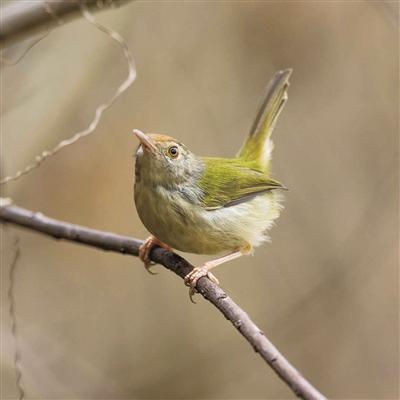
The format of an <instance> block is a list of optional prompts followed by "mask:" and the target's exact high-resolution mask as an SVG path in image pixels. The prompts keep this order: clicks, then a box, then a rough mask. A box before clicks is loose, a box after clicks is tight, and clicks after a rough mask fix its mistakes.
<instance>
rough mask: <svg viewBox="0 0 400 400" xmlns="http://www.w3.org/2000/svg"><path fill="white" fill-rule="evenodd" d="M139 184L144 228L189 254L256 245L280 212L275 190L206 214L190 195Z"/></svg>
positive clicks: (137, 195) (138, 200)
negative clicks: (192, 200)
mask: <svg viewBox="0 0 400 400" xmlns="http://www.w3.org/2000/svg"><path fill="white" fill-rule="evenodd" d="M142 185H143V183H142V182H138V183H137V184H136V185H135V202H136V207H137V210H138V214H139V217H140V219H141V221H142V222H143V224H144V225H145V227H146V228H147V229H148V230H149V231H150V232H151V233H152V234H153V235H154V236H156V237H157V238H158V239H160V240H161V241H163V242H164V243H166V244H168V245H170V246H171V247H172V248H174V249H177V250H180V251H184V252H189V253H199V254H217V253H221V252H229V251H233V250H236V249H238V248H240V247H243V246H246V245H247V244H250V245H251V246H253V247H255V246H258V245H259V244H260V243H262V242H263V241H265V240H266V239H267V236H266V234H265V233H266V231H267V230H268V229H269V228H270V227H271V225H272V223H273V221H274V220H275V219H276V218H277V217H278V216H279V211H280V209H281V206H280V205H279V200H280V195H279V193H277V192H276V191H271V192H268V193H264V194H262V195H259V196H256V197H255V198H253V199H251V200H250V201H248V202H244V203H241V204H238V205H235V206H232V207H226V208H220V209H217V210H209V211H208V210H205V209H203V208H202V207H201V206H200V205H196V204H193V203H192V202H190V201H189V200H188V198H190V193H185V192H184V191H178V190H176V191H171V190H170V189H168V190H167V189H166V188H164V187H162V186H154V187H145V188H144V187H142Z"/></svg>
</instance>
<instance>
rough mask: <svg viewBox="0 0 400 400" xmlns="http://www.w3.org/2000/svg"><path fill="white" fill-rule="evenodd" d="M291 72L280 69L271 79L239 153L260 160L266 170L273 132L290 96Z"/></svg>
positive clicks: (240, 155)
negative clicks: (288, 94) (288, 93)
mask: <svg viewBox="0 0 400 400" xmlns="http://www.w3.org/2000/svg"><path fill="white" fill-rule="evenodd" d="M291 74H292V69H285V70H282V71H278V72H276V73H275V75H274V76H273V77H272V79H271V80H270V81H269V83H268V86H267V88H266V90H265V97H264V99H263V102H262V103H261V106H260V108H259V110H258V113H257V116H256V119H255V121H254V123H253V126H252V127H251V130H250V133H249V136H248V137H247V139H246V141H245V142H244V143H243V146H242V148H241V149H240V151H239V153H238V155H237V156H238V157H241V158H244V159H246V160H257V161H259V163H260V164H261V165H262V166H263V168H265V170H266V171H267V170H268V169H269V164H270V161H271V153H272V150H273V147H274V146H273V143H272V140H271V133H272V131H273V129H274V127H275V124H276V121H277V119H278V116H279V114H280V113H281V111H282V109H283V106H284V105H285V103H286V100H287V98H288V96H287V88H288V86H289V77H290V75H291Z"/></svg>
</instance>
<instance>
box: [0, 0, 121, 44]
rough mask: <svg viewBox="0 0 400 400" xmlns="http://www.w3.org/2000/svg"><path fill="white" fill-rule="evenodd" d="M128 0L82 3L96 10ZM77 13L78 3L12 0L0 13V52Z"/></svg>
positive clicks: (75, 0)
mask: <svg viewBox="0 0 400 400" xmlns="http://www.w3.org/2000/svg"><path fill="white" fill-rule="evenodd" d="M127 2H128V0H100V1H99V0H86V4H87V5H88V7H89V8H90V9H91V10H93V11H96V10H100V9H103V8H106V7H115V6H117V5H122V4H126V3H127ZM79 11H80V0H58V1H53V0H35V1H21V0H15V1H12V2H10V3H6V4H3V5H2V6H1V9H0V14H1V23H0V48H2V47H5V46H8V45H10V44H13V43H15V42H17V41H20V40H23V39H25V38H27V37H29V36H32V35H33V34H35V33H37V32H38V31H40V30H46V29H48V27H49V25H50V24H53V23H54V22H56V23H57V24H58V25H61V24H63V23H64V22H66V21H67V20H70V19H71V18H73V17H74V16H78V15H79Z"/></svg>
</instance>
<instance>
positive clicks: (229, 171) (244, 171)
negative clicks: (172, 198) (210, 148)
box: [197, 158, 285, 210]
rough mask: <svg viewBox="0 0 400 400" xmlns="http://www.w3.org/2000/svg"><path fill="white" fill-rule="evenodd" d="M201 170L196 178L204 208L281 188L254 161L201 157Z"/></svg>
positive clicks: (237, 202)
mask: <svg viewBox="0 0 400 400" xmlns="http://www.w3.org/2000/svg"><path fill="white" fill-rule="evenodd" d="M203 162H204V164H205V171H204V173H203V175H202V177H201V178H200V179H199V181H198V182H197V183H198V185H199V187H200V189H201V191H202V193H203V195H202V197H201V203H202V205H203V207H204V208H205V209H207V210H214V209H218V208H222V207H230V206H233V205H236V204H239V203H242V202H245V201H248V200H250V199H252V198H253V197H254V196H257V195H259V194H261V193H265V192H267V191H269V190H274V189H285V187H284V186H283V185H282V184H281V183H279V182H278V181H276V180H274V179H271V178H269V177H268V176H267V175H266V174H265V173H264V172H262V171H261V170H260V167H259V165H258V163H257V162H254V161H245V160H242V159H226V158H203Z"/></svg>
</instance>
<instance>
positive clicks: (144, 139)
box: [133, 129, 157, 154]
mask: <svg viewBox="0 0 400 400" xmlns="http://www.w3.org/2000/svg"><path fill="white" fill-rule="evenodd" d="M133 133H134V134H135V135H136V137H137V138H138V139H139V141H140V144H141V145H142V146H143V147H144V148H145V149H147V150H149V151H150V152H151V153H153V154H154V153H155V152H156V151H157V147H156V145H155V144H154V141H153V140H152V139H151V137H150V136H147V135H145V134H144V133H143V132H142V131H139V129H134V130H133Z"/></svg>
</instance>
